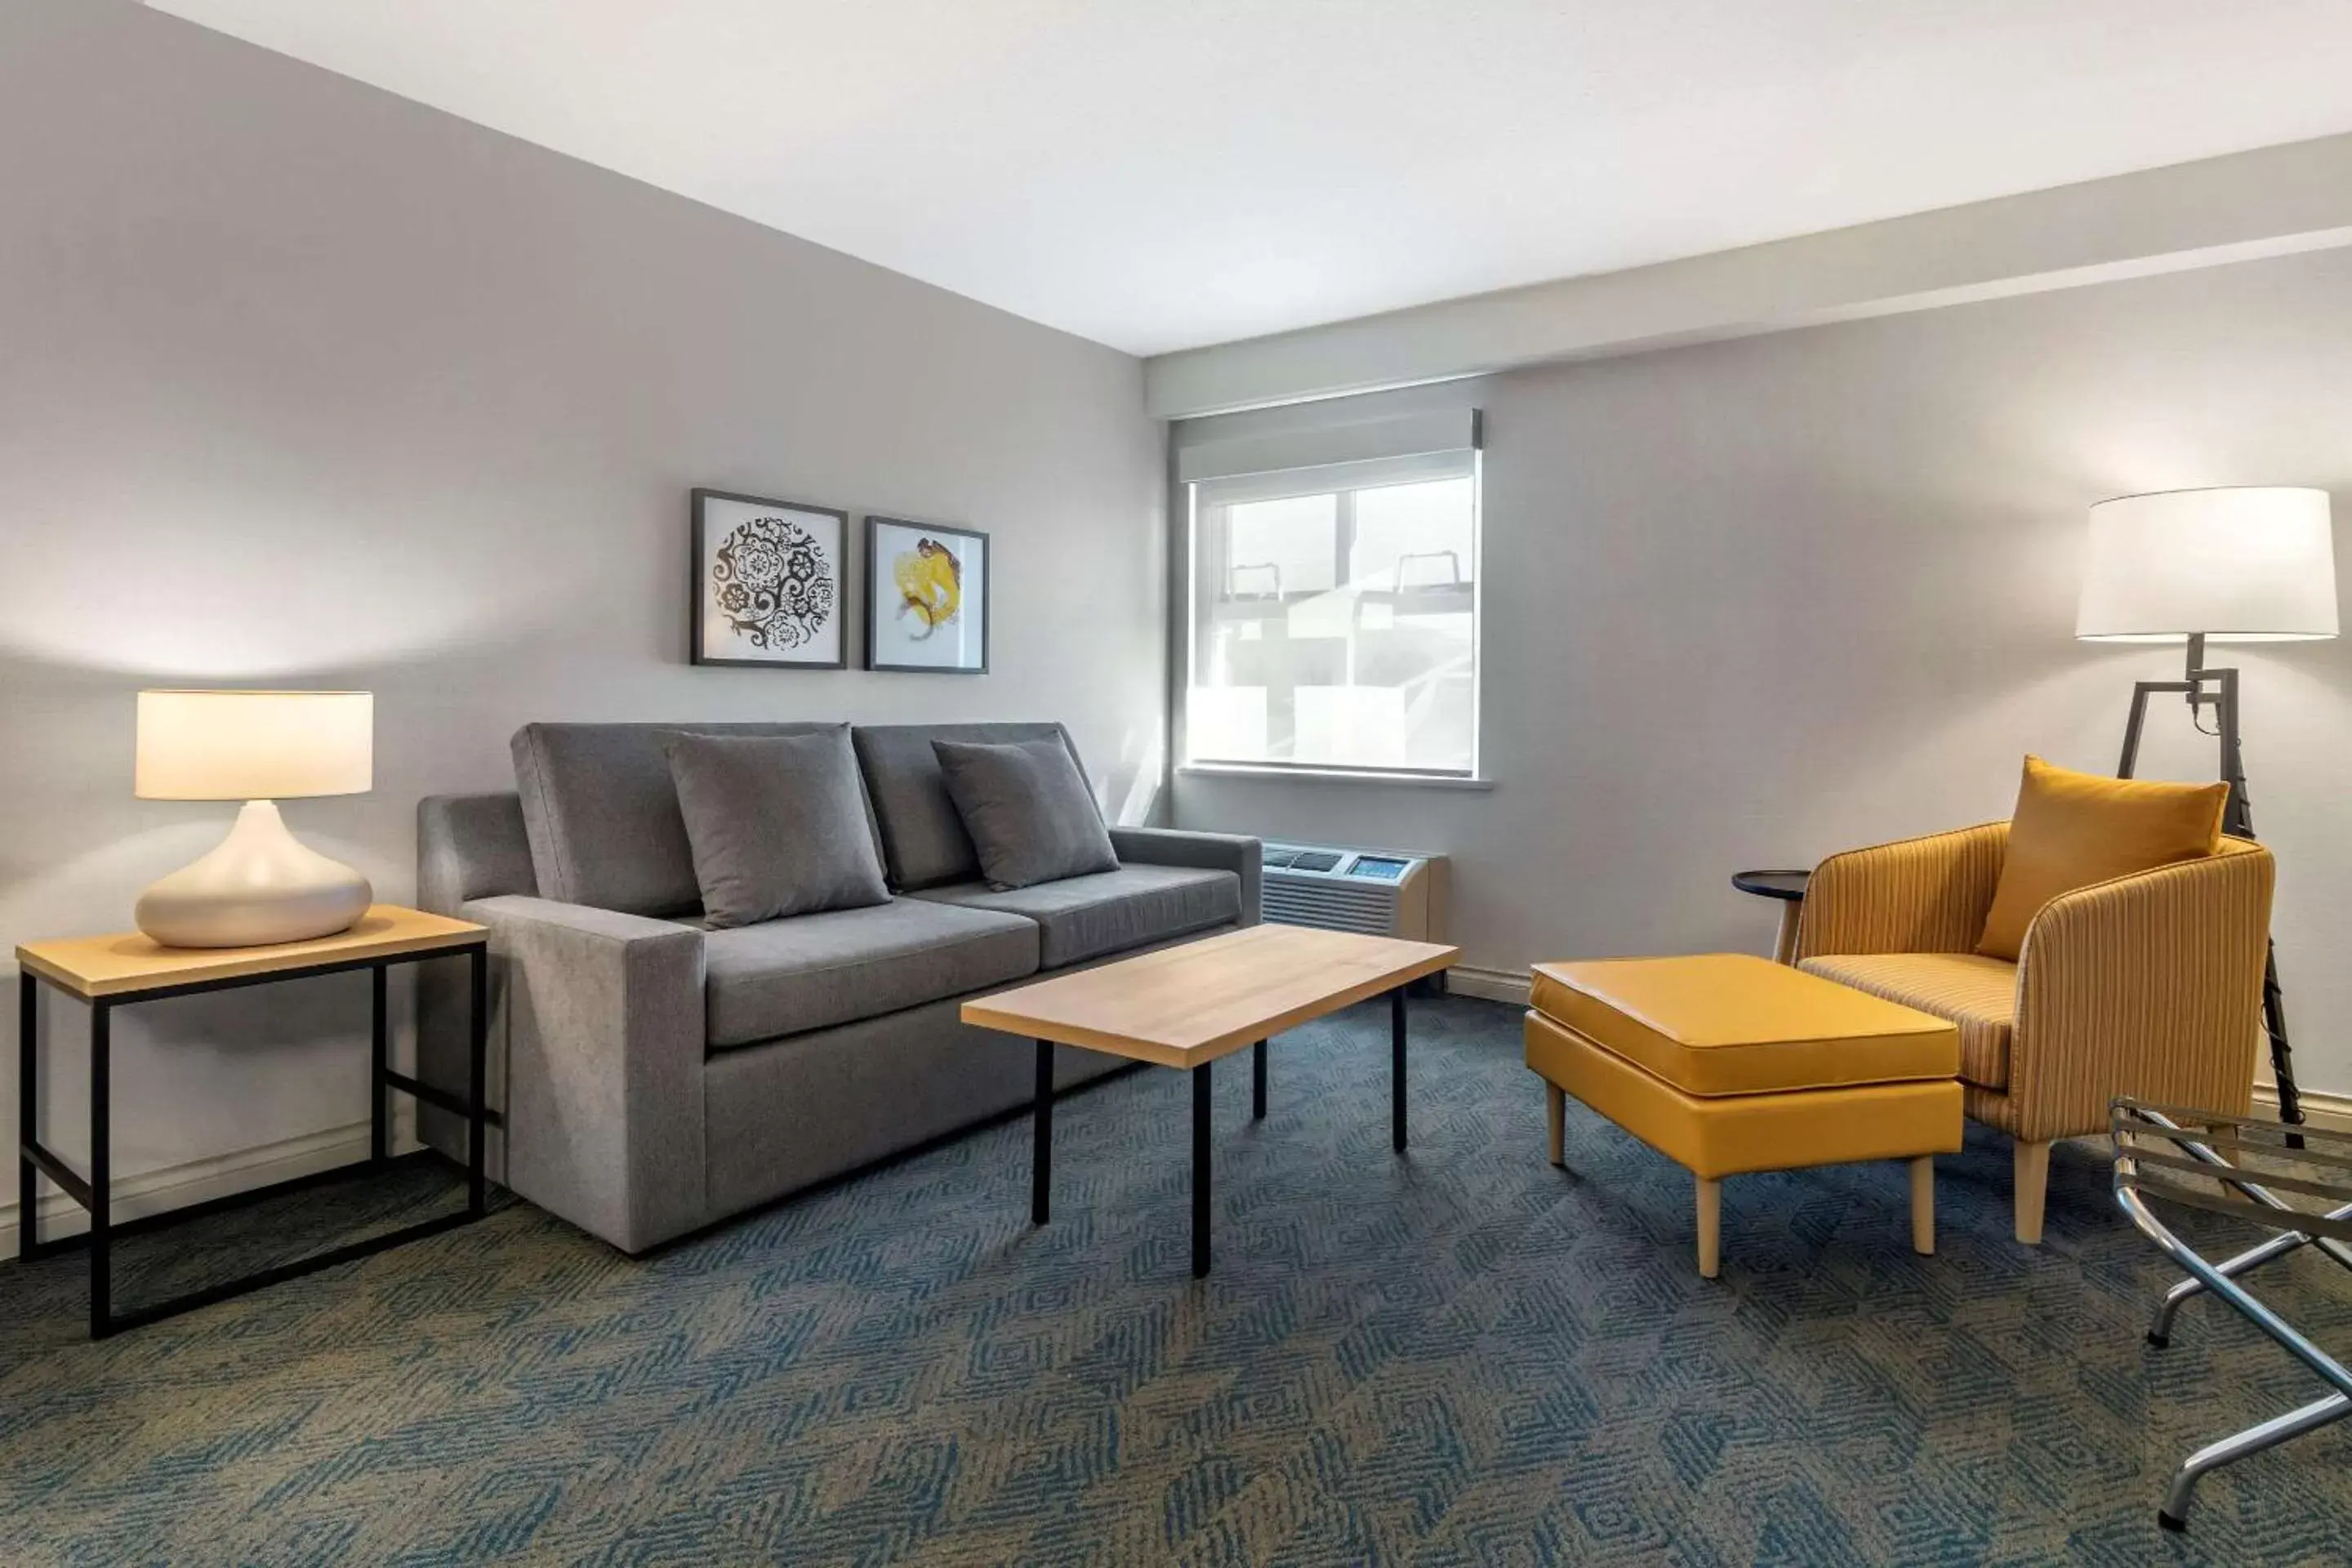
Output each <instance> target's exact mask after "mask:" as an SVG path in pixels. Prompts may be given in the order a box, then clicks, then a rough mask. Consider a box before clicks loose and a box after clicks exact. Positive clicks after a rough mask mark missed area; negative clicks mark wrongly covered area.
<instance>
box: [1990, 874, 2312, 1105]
mask: <svg viewBox="0 0 2352 1568" xmlns="http://www.w3.org/2000/svg"><path fill="white" fill-rule="evenodd" d="M2276 876H2277V868H2276V864H2275V862H2273V860H2272V858H2271V854H2270V851H2269V850H2267V849H2264V848H2263V847H2262V846H2260V845H2259V844H2256V843H2253V842H2252V840H2250V839H2243V838H2225V839H2223V840H2222V841H2221V852H2220V853H2218V854H2216V855H2213V856H2210V857H2209V858H2205V859H2201V860H2184V861H2181V862H2179V863H2178V864H2175V865H2171V866H2162V867H2158V868H2157V869H2155V870H2153V871H2141V872H2137V873H2135V874H2134V875H2132V876H2128V877H2118V878H2116V879H2114V880H2113V881H2108V882H2100V883H2096V884H2095V885H2094V886H2091V887H2088V888H2077V889H2075V890H2074V891H2073V892H2071V893H2063V894H2061V895H2060V896H2059V897H2057V898H2054V899H2053V900H2050V901H2049V902H2048V903H2047V904H2044V905H2043V906H2042V912H2041V913H2039V914H2037V915H2036V916H2034V917H2033V923H2032V925H2031V926H2029V927H2027V928H2026V932H2025V946H2024V949H2023V950H2022V951H2021V952H2020V953H2019V955H2018V971H2017V1033H2016V1037H2015V1039H2014V1041H2013V1042H2012V1043H2011V1047H2010V1051H2011V1055H2010V1079H2009V1093H2010V1098H2011V1101H2012V1103H2013V1105H2014V1107H2015V1113H2016V1116H2017V1120H2018V1126H2017V1135H2018V1137H2020V1138H2021V1139H2025V1140H2028V1141H2032V1142H2041V1141H2042V1140H2044V1139H2050V1138H2073V1137H2079V1136H2081V1135H2083V1134H2084V1133H2089V1132H2098V1131H2105V1129H2106V1126H2107V1102H2108V1101H2109V1100H2111V1099H2113V1098H2114V1097H2115V1096H2116V1095H2119V1094H2127V1095H2131V1096H2133V1097H2134V1098H2136V1099H2141V1100H2156V1101H2158V1102H2161V1103H2166V1104H2172V1105H2193V1106H2196V1107H2199V1108H2200V1109H2202V1110H2218V1111H2221V1112H2222V1113H2223V1114H2225V1115H2230V1116H2243V1115H2244V1114H2246V1111H2247V1110H2248V1108H2249V1106H2250V1105H2251V1104H2252V1097H2253V1065H2254V1052H2255V1047H2256V1044H2257V1041H2258V1038H2259V1036H2260V1031H2261V1027H2262V1023H2261V1020H2262V1006H2263V964H2264V962H2265V959H2266V957H2267V955H2268V952H2269V939H2270V923H2271V890H2272V887H2273V883H2274V882H2275V880H2276Z"/></svg>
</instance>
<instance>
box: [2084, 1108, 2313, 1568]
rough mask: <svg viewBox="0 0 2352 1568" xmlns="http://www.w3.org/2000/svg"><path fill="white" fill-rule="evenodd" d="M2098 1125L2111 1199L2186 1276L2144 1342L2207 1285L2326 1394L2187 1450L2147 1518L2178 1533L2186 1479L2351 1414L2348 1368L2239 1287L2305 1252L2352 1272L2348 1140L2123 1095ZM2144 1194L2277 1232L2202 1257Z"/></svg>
mask: <svg viewBox="0 0 2352 1568" xmlns="http://www.w3.org/2000/svg"><path fill="white" fill-rule="evenodd" d="M2108 1127H2109V1130H2110V1131H2111V1132H2112V1133H2113V1135H2114V1138H2115V1192H2116V1205H2118V1206H2119V1207H2121V1208H2122V1210H2123V1211H2124V1213H2125V1215H2127V1216H2128V1217H2129V1218H2130V1220H2131V1222H2132V1224H2133V1225H2134V1226H2137V1228H2138V1230H2139V1232H2140V1234H2141V1235H2143V1236H2145V1237H2147V1238H2148V1239H2149V1240H2150V1241H2153V1242H2155V1243H2156V1245H2157V1246H2158V1247H2160V1248H2162V1249H2163V1251H2164V1254H2165V1256H2167V1257H2168V1258H2171V1259H2172V1260H2173V1261H2174V1262H2175V1263H2178V1264H2179V1265H2180V1267H2181V1268H2185V1269H2187V1270H2188V1271H2189V1278H2188V1279H2183V1280H2182V1281H2180V1283H2179V1284H2178V1285H2175V1286H2174V1287H2173V1288H2172V1289H2170V1290H2169V1291H2168V1292H2167V1293H2166V1295H2165V1298H2164V1300H2163V1301H2162V1302H2161V1303H2160V1304H2158V1307H2157V1309H2156V1316H2155V1318H2154V1320H2153V1321H2151V1322H2150V1323H2149V1325H2148V1330H2147V1340H2148V1343H2150V1344H2152V1345H2155V1346H2157V1347H2158V1348H2159V1349H2161V1348H2162V1347H2163V1346H2165V1345H2167V1344H2168V1343H2170V1342H2171V1339H2172V1320H2173V1318H2174V1316H2175V1314H2177V1313H2178V1312H2179V1310H2180V1307H2181V1304H2182V1303H2183V1302H2185V1301H2187V1300H2189V1298H2190V1297H2192V1296H2197V1295H2200V1294H2204V1293H2207V1292H2210V1293H2211V1294H2213V1295H2216V1296H2219V1297H2220V1298H2221V1300H2224V1301H2227V1302H2228V1303H2229V1304H2230V1305H2231V1306H2232V1307H2234V1308H2236V1309H2237V1310H2238V1311H2239V1312H2240V1313H2242V1314H2243V1315H2244V1317H2245V1318H2246V1320H2247V1321H2250V1322H2252V1324H2253V1325H2254V1327H2256V1328H2258V1329H2260V1330H2262V1331H2263V1332H2264V1333H2265V1334H2268V1335H2269V1336H2270V1337H2271V1338H2272V1339H2273V1340H2275V1341H2277V1342H2278V1343H2279V1344H2280V1345H2281V1346H2283V1347H2284V1349H2285V1350H2286V1352H2287V1353H2289V1354H2290V1355H2292V1356H2294V1358H2295V1359H2296V1360H2297V1361H2300V1362H2301V1363H2304V1365H2305V1366H2307V1367H2309V1368H2310V1369H2311V1370H2312V1371H2313V1372H2314V1373H2316V1374H2317V1375H2318V1376H2319V1378H2320V1380H2321V1381H2322V1382H2324V1383H2326V1384H2328V1385H2329V1386H2330V1387H2331V1388H2333V1389H2334V1390H2335V1392H2334V1393H2332V1394H2328V1395H2327V1396H2326V1397H2325V1398H2323V1399H2318V1400H2315V1401H2313V1402H2312V1403H2311V1404H2309V1405H2304V1406H2303V1407H2301V1408H2300V1409H2297V1410H2291V1411H2289V1412H2287V1413H2286V1414H2285V1415H2276V1416H2273V1417H2272V1418H2271V1419H2270V1420H2268V1421H2263V1422H2261V1423H2258V1424H2257V1425H2255V1426H2249V1427H2247V1428H2246V1429H2245V1430H2244V1431H2242V1432H2236V1433H2232V1434H2231V1436H2227V1437H2224V1438H2222V1439H2221V1440H2220V1441H2219V1442H2215V1443H2210V1444H2208V1445H2206V1446H2205V1447H2202V1448H2200V1449H2198V1450H2197V1451H2196V1452H2195V1453H2193V1454H2191V1455H2189V1458H2187V1459H2186V1460H2184V1461H2183V1462H2182V1464H2181V1467H2180V1468H2179V1470H2178V1471H2177V1472H2175V1474H2174V1475H2173V1478H2172V1486H2171V1489H2169V1490H2168V1492H2167V1493H2166V1494H2165V1500H2164V1505H2163V1507H2162V1508H2161V1509H2159V1510H2158V1513H2157V1516H2156V1517H2157V1522H2158V1523H2159V1524H2161V1525H2163V1526H2164V1527H2165V1528H2166V1529H2167V1530H2186V1529H2187V1528H2188V1527H2189V1502H2190V1500H2191V1499H2192V1498H2193V1497H2194V1495H2195V1493H2196V1489H2197V1483H2198V1481H2199V1480H2200V1479H2203V1478H2204V1477H2205V1476H2206V1475H2207V1474H2208V1473H2209V1472H2210V1471H2213V1470H2216V1469H2219V1468H2221V1467H2222V1466H2224V1465H2229V1464H2234V1463H2236V1462H2237V1461H2238V1460H2240V1459H2242V1458H2247V1457H2248V1456H2250V1455H2253V1454H2259V1453H2261V1452H2263V1450H2265V1449H2268V1448H2273V1447H2277V1446H2278V1445H2279V1444H2281V1443H2284V1442H2286V1441H2288V1440H2289V1439H2290V1438H2294V1437H2300V1436H2303V1435H2304V1434H2305V1433H2306V1432H2313V1431H2316V1430H2318V1429H2319V1428H2320V1427H2322V1426H2329V1425H2331V1424H2333V1423H2335V1422H2337V1421H2341V1420H2343V1419H2344V1418H2345V1417H2346V1416H2347V1415H2352V1371H2347V1369H2346V1367H2345V1365H2344V1363H2341V1362H2339V1361H2337V1360H2336V1358H2335V1357H2333V1356H2331V1355H2329V1354H2328V1353H2327V1352H2325V1351H2323V1350H2321V1349H2320V1348H2319V1347H2318V1346H2317V1345H2315V1344H2314V1343H2312V1342H2311V1341H2310V1340H2308V1339H2306V1338H2305V1337H2304V1335H2303V1334H2302V1333H2301V1332H2300V1331H2297V1330H2296V1329H2295V1328H2294V1325H2293V1324H2291V1323H2289V1322H2288V1321H2286V1320H2285V1319H2284V1318H2282V1317H2280V1316H2279V1315H2278V1314H2277V1313H2276V1312H2273V1310H2271V1309H2270V1308H2268V1307H2266V1306H2264V1305H2263V1303H2262V1302H2261V1301H2259V1300H2256V1299H2255V1298H2254V1296H2253V1294H2252V1292H2251V1291H2249V1290H2248V1289H2246V1288H2245V1286H2243V1285H2242V1284H2241V1283H2240V1282H2239V1281H2240V1279H2242V1277H2243V1276H2245V1275H2247V1274H2250V1273H2252V1271H2253V1270H2255V1269H2256V1268H2261V1267H2262V1266H2263V1265H2264V1264H2266V1263H2270V1262H2272V1261H2273V1260H2274V1259H2277V1258H2284V1257H2285V1256H2286V1255H2287V1254H2288V1253H2290V1252H2294V1251H2295V1250H2297V1249H2298V1248H2301V1247H2316V1248H2317V1249H2318V1250H2319V1251H2320V1252H2321V1253H2322V1254H2323V1255H2325V1256H2326V1257H2327V1258H2331V1259H2333V1260H2334V1261H2335V1262H2336V1263H2338V1264H2341V1265H2342V1266H2343V1267H2344V1268H2347V1269H2352V1136H2347V1134H2345V1133H2342V1132H2333V1131H2322V1130H2320V1129H2316V1128H2313V1127H2310V1126H2308V1125H2305V1126H2296V1127H2288V1126H2286V1125H2285V1124H2284V1123H2281V1122H2277V1121H2264V1120H2261V1119H2259V1118H2253V1117H2245V1116H2222V1115H2220V1114H2218V1113H2216V1112H2213V1111H2210V1110H2187V1109H2184V1108H2180V1107H2176V1106H2169V1105H2148V1104H2144V1103H2142V1102H2140V1101H2138V1100H2129V1099H2117V1100H2114V1101H2112V1102H2111V1103H2110V1105H2109V1107H2108ZM2273 1189H2276V1190H2275V1191H2274V1190H2273ZM2281 1192H2287V1193H2294V1194H2298V1195H2300V1196H2302V1197H2305V1198H2306V1199H2315V1200H2317V1206H2312V1207H2306V1206H2298V1205H2291V1204H2289V1203H2288V1202H2287V1201H2286V1200H2285V1199H2284V1198H2282V1197H2280V1196H2279V1195H2278V1194H2279V1193H2281ZM2152 1198H2153V1199H2161V1200H2163V1201H2164V1202H2167V1203H2174V1204H2179V1205H2184V1206H2186V1207H2189V1208H2195V1209H2204V1210H2207V1211H2209V1212H2210V1213H2214V1214H2221V1215H2231V1217H2233V1218H2237V1219H2248V1220H2252V1221H2254V1222H2256V1223H2257V1224H2261V1225H2264V1226H2270V1227H2272V1229H2273V1231H2274V1232H2275V1233H2276V1234H2274V1235H2273V1236H2272V1237H2270V1239H2269V1240H2267V1241H2264V1242H2263V1243H2262V1244H2260V1245H2259V1246H2256V1247H2251V1248H2249V1249H2248V1250H2246V1251H2244V1252H2241V1253H2239V1254H2238V1255H2237V1256H2236V1257H2234V1258H2228V1259H2225V1260H2224V1261H2222V1262H2220V1263H2213V1262H2209V1261H2208V1260H2207V1259H2206V1258H2204V1257H2202V1256H2201V1255H2200V1254H2199V1253H2198V1251H2197V1249H2196V1248H2194V1247H2190V1246H2189V1244H2188V1243H2187V1242H2185V1241H2183V1240H2181V1239H2180V1237H2178V1236H2177V1235H2175V1234H2174V1233H2173V1232H2172V1230H2171V1229H2170V1227H2168V1226H2166V1225H2165V1223H2164V1222H2163V1221H2162V1220H2161V1219H2158V1217H2157V1215H2156V1213H2155V1211H2154V1210H2153V1209H2151V1208H2150V1207H2149V1206H2148V1201H2149V1200H2150V1199H2152Z"/></svg>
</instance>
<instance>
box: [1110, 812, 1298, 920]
mask: <svg viewBox="0 0 2352 1568" xmlns="http://www.w3.org/2000/svg"><path fill="white" fill-rule="evenodd" d="M1110 843H1111V847H1112V848H1113V849H1115V850H1117V851H1118V858H1119V863H1120V864H1121V865H1124V866H1190V867H1192V868H1194V869H1196V870H1203V871H1231V872H1232V873H1233V874H1234V876H1235V877H1237V878H1239V879H1241V898H1242V915H1241V923H1242V924H1244V925H1245V926H1254V925H1255V924H1257V922H1258V919H1259V910H1260V902H1259V894H1258V889H1259V885H1260V883H1261V881H1262V879H1264V876H1265V851H1264V848H1263V847H1262V846H1261V845H1260V844H1259V842H1258V841H1257V840H1256V839H1255V838H1252V837H1248V836H1247V835H1246V834H1240V833H1195V832H1192V831H1190V830H1188V829H1183V828H1175V827H1114V828H1112V829H1111V830H1110Z"/></svg>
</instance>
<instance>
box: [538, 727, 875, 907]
mask: <svg viewBox="0 0 2352 1568" xmlns="http://www.w3.org/2000/svg"><path fill="white" fill-rule="evenodd" d="M842 727H843V726H841V725H838V724H699V723H693V722H687V723H669V724H526V725H524V726H523V727H522V728H521V729H520V730H518V731H515V737H514V742H513V752H514V764H515V785H516V789H517V791H518V793H520V795H521V796H522V820H523V828H524V831H525V833H526V834H527V835H528V837H530V861H531V868H532V870H533V871H534V872H535V873H536V874H537V876H538V880H539V895H540V897H541V898H543V899H554V900H559V901H561V902H563V903H567V904H590V905H593V906H594V907H595V908H597V909H604V910H621V911H624V912H625V913H628V914H635V915H654V916H671V915H686V914H692V913H693V912H694V911H695V910H698V909H700V908H701V906H702V888H701V884H699V883H698V882H697V881H696V880H695V876H694V850H693V848H692V847H691V846H690V845H689V844H688V841H687V837H686V819H685V817H684V816H681V815H679V812H678V807H677V786H676V785H675V784H672V783H671V781H670V772H669V757H668V755H667V753H666V752H664V751H663V749H662V742H663V738H664V737H665V736H668V735H675V734H677V733H679V732H680V731H688V732H691V733H694V734H698V735H811V734H819V733H822V732H824V731H828V730H838V729H841V728H842ZM867 811H868V815H869V820H870V816H871V811H872V807H871V806H870V805H869V806H868V807H867Z"/></svg>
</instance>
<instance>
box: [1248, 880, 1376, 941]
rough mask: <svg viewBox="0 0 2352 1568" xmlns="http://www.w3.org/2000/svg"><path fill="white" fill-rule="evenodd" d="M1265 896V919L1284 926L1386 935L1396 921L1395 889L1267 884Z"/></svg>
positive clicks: (1283, 883)
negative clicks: (1315, 927) (1317, 927)
mask: <svg viewBox="0 0 2352 1568" xmlns="http://www.w3.org/2000/svg"><path fill="white" fill-rule="evenodd" d="M1261 897H1262V899H1263V901H1264V905H1265V918H1266V919H1267V920H1270V921H1277V922H1279V923H1281V924H1283V925H1297V926H1320V927H1322V928H1323V929H1325V930H1327V931H1361V932H1363V933H1365V934H1366V935H1368V936H1386V935H1388V934H1389V932H1390V928H1391V926H1392V925H1393V924H1394V923H1395V921H1396V893H1395V891H1394V890H1393V889H1385V890H1373V889H1355V888H1337V887H1330V886H1314V885H1301V884H1299V883H1296V882H1278V881H1269V882H1267V883H1266V884H1265V887H1264V889H1263V890H1262V894H1261Z"/></svg>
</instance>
